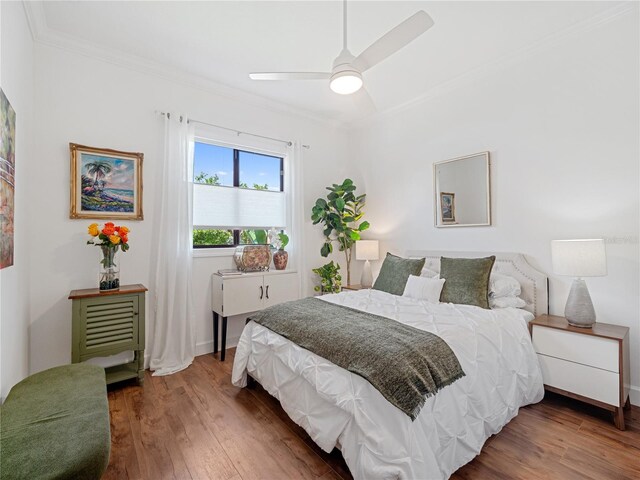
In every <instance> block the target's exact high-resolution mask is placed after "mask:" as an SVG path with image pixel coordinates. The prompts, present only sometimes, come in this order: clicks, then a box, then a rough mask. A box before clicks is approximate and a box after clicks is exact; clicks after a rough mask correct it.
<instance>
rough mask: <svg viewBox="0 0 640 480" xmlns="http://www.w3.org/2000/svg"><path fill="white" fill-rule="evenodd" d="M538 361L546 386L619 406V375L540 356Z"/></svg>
mask: <svg viewBox="0 0 640 480" xmlns="http://www.w3.org/2000/svg"><path fill="white" fill-rule="evenodd" d="M538 361H539V363H540V368H541V369H542V378H544V383H545V385H549V386H551V387H556V388H559V389H561V390H566V391H567V392H571V393H577V394H578V395H582V396H584V397H587V398H592V399H594V400H598V401H600V402H603V403H607V404H609V405H614V406H619V404H620V396H619V395H620V375H619V374H617V373H613V372H608V371H606V370H601V369H599V368H593V367H588V366H586V365H581V364H579V363H573V362H568V361H566V360H561V359H559V358H554V357H547V356H546V355H540V354H538Z"/></svg>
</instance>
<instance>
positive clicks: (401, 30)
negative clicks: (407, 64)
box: [353, 10, 433, 72]
mask: <svg viewBox="0 0 640 480" xmlns="http://www.w3.org/2000/svg"><path fill="white" fill-rule="evenodd" d="M432 26H433V19H432V18H431V17H430V16H429V14H428V13H427V12H425V11H424V10H420V11H418V12H416V13H415V14H413V15H412V16H410V17H409V18H407V19H406V20H405V21H404V22H402V23H401V24H399V25H398V26H396V27H394V28H392V29H391V30H389V31H388V32H387V33H385V34H384V35H383V36H382V37H380V38H379V39H378V40H376V41H375V42H373V44H371V45H370V46H369V48H367V49H366V50H365V51H364V52H362V53H361V54H360V55H358V57H357V58H356V59H355V60H354V61H353V66H354V67H356V68H357V69H358V70H359V71H360V72H364V71H366V70H368V69H370V68H371V67H373V66H374V65H377V64H378V63H380V62H382V61H383V60H384V59H385V58H387V57H389V56H390V55H393V54H394V53H396V52H397V51H398V50H400V49H401V48H403V47H404V46H405V45H408V44H409V43H411V42H412V41H413V40H415V39H416V38H418V37H419V36H420V35H422V34H423V33H424V32H426V31H427V30H429V28H431V27H432Z"/></svg>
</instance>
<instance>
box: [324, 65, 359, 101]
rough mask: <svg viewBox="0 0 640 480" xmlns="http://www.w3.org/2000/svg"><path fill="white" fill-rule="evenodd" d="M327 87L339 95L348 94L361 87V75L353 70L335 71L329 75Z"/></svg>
mask: <svg viewBox="0 0 640 480" xmlns="http://www.w3.org/2000/svg"><path fill="white" fill-rule="evenodd" d="M329 87H330V88H331V90H333V91H334V92H336V93H339V94H340V95H350V94H352V93H355V92H357V91H358V90H360V88H361V87H362V75H360V74H359V73H358V72H355V71H353V70H347V71H344V72H339V73H336V74H335V75H333V76H332V77H331V82H330V83H329Z"/></svg>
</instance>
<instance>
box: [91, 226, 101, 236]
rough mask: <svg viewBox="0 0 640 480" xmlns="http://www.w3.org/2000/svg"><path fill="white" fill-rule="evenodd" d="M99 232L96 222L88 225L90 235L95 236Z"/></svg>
mask: <svg viewBox="0 0 640 480" xmlns="http://www.w3.org/2000/svg"><path fill="white" fill-rule="evenodd" d="M99 233H100V230H98V224H97V223H92V224H91V225H89V235H91V236H92V237H97V236H98V234H99Z"/></svg>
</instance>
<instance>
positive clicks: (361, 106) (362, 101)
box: [351, 87, 378, 115]
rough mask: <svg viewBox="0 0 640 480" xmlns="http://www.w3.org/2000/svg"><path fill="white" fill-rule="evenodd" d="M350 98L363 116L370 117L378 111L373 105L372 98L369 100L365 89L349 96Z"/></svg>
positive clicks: (369, 96) (369, 97)
mask: <svg viewBox="0 0 640 480" xmlns="http://www.w3.org/2000/svg"><path fill="white" fill-rule="evenodd" d="M351 98H353V102H354V103H355V104H356V107H357V108H358V110H359V111H360V112H362V113H364V114H365V115H371V114H373V113H376V112H377V111H378V109H377V108H376V104H375V103H373V98H371V95H369V92H367V89H366V88H364V87H362V88H360V90H358V91H357V92H356V93H354V94H353V95H351Z"/></svg>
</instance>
